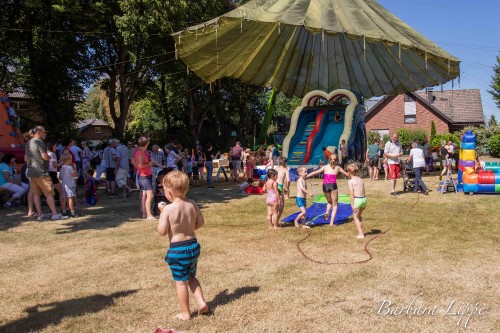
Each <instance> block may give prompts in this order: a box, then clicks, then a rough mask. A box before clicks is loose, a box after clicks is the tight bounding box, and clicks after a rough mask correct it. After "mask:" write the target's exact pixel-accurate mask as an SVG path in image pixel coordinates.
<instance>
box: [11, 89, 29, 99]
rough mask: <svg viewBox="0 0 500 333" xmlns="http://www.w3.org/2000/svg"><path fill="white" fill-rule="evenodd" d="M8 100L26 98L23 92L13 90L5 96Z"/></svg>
mask: <svg viewBox="0 0 500 333" xmlns="http://www.w3.org/2000/svg"><path fill="white" fill-rule="evenodd" d="M7 96H9V98H27V97H26V93H25V92H24V90H15V91H13V92H10V93H8V94H7Z"/></svg>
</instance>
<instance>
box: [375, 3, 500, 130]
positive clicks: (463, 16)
mask: <svg viewBox="0 0 500 333" xmlns="http://www.w3.org/2000/svg"><path fill="white" fill-rule="evenodd" d="M377 1H378V3H380V4H381V5H382V6H384V7H385V8H386V9H387V10H389V11H390V12H392V13H393V14H394V15H396V16H397V17H399V18H400V19H401V20H403V21H404V22H406V23H407V24H408V25H410V26H411V27H412V28H414V29H415V30H416V31H418V32H420V33H421V34H423V35H424V36H426V37H427V38H428V39H430V40H431V41H433V42H435V43H436V44H437V45H439V46H440V47H442V48H444V49H445V50H446V51H448V52H449V53H451V54H452V55H453V56H455V57H457V58H458V59H460V60H461V64H460V72H461V75H460V76H461V77H460V85H459V84H458V82H457V80H455V84H454V89H460V88H461V89H472V88H474V89H480V90H481V100H482V102H483V110H484V114H485V117H486V118H487V119H488V118H489V117H490V116H491V115H493V114H494V115H495V117H496V118H497V121H498V120H500V109H498V108H497V107H496V105H495V103H494V102H493V99H492V97H491V94H490V93H488V90H490V89H491V88H490V85H491V77H492V75H493V66H494V65H495V64H496V56H497V55H500V0H476V1H470V0H413V1H411V0H377ZM443 88H444V89H445V90H449V89H452V85H451V82H450V83H447V84H445V85H444V86H443ZM436 89H438V88H436ZM439 89H440V88H439Z"/></svg>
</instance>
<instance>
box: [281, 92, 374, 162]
mask: <svg viewBox="0 0 500 333" xmlns="http://www.w3.org/2000/svg"><path fill="white" fill-rule="evenodd" d="M342 140H345V142H346V143H347V146H348V159H352V160H357V161H364V158H365V152H366V128H365V108H364V105H363V103H362V100H361V98H359V97H358V96H357V95H356V94H355V93H353V92H352V91H349V90H345V89H338V90H334V91H332V92H331V93H329V94H327V93H325V92H323V91H319V90H315V91H311V92H310V93H308V94H306V95H305V96H304V98H303V99H302V103H301V105H300V106H299V107H297V109H295V111H294V112H293V114H292V119H291V122H290V131H289V132H288V135H287V136H286V137H285V140H284V141H283V156H285V157H286V158H287V160H288V164H289V165H318V164H320V162H321V161H323V162H325V157H324V152H323V147H325V148H327V149H328V150H330V151H332V152H333V151H337V152H339V147H340V144H341V142H342ZM340 159H341V156H340V154H339V160H340Z"/></svg>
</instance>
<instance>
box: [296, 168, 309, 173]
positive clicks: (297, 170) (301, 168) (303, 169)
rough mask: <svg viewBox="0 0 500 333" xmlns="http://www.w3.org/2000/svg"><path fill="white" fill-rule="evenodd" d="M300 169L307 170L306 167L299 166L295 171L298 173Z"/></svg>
mask: <svg viewBox="0 0 500 333" xmlns="http://www.w3.org/2000/svg"><path fill="white" fill-rule="evenodd" d="M302 170H306V171H307V168H306V167H305V166H299V168H298V169H297V173H299V174H300V172H301V171H302Z"/></svg>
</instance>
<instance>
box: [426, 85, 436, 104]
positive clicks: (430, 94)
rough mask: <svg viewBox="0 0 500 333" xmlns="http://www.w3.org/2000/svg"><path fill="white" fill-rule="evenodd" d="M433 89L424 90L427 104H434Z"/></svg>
mask: <svg viewBox="0 0 500 333" xmlns="http://www.w3.org/2000/svg"><path fill="white" fill-rule="evenodd" d="M433 90H434V88H426V91H427V102H429V104H432V103H434V99H435V97H434V93H433V92H434V91H433Z"/></svg>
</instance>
